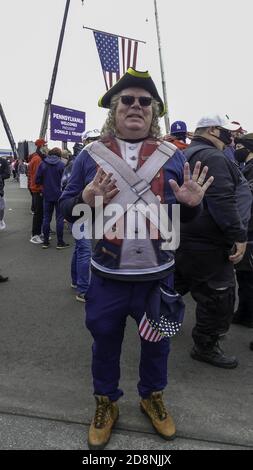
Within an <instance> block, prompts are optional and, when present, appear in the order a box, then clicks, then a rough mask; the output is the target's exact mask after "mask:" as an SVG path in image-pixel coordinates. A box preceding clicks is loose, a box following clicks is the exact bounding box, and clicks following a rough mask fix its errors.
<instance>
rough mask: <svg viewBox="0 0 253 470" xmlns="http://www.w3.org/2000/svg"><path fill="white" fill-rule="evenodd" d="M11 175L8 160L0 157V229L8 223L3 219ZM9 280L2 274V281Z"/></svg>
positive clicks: (0, 277)
mask: <svg viewBox="0 0 253 470" xmlns="http://www.w3.org/2000/svg"><path fill="white" fill-rule="evenodd" d="M9 177H10V168H9V164H8V162H7V160H5V159H4V158H1V157H0V229H1V230H3V229H4V228H5V227H6V225H5V222H4V220H3V216H4V198H3V197H4V180H5V179H8V178H9ZM5 281H8V277H4V276H2V275H1V274H0V282H5Z"/></svg>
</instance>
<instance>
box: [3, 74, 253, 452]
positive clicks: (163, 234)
mask: <svg viewBox="0 0 253 470" xmlns="http://www.w3.org/2000/svg"><path fill="white" fill-rule="evenodd" d="M99 106H101V107H104V108H108V110H109V111H108V117H107V119H106V122H105V124H104V126H103V128H102V130H101V131H98V130H93V131H88V132H86V133H84V134H83V136H82V143H80V144H75V145H74V148H73V155H72V154H71V153H70V152H69V151H62V150H61V149H59V148H56V147H54V148H52V149H48V146H47V142H46V141H45V140H44V139H38V140H37V141H36V142H35V145H36V151H35V152H34V153H33V154H32V155H30V156H29V161H28V168H27V174H28V188H29V191H30V193H31V197H32V204H31V211H32V213H33V223H32V235H31V239H30V241H31V243H33V244H35V245H36V244H37V245H41V246H42V249H48V248H50V231H51V228H50V223H51V220H52V215H53V212H54V211H55V214H56V236H57V246H56V248H57V249H64V248H67V247H69V244H68V243H66V242H65V241H64V239H63V234H64V220H65V221H67V222H68V224H69V226H70V228H71V229H72V233H73V234H74V233H76V228H77V227H78V230H79V232H78V233H79V235H78V236H75V237H74V251H73V254H72V259H71V263H70V264H71V268H70V269H71V286H72V287H73V288H74V289H76V300H78V301H81V302H84V303H85V312H86V326H87V328H88V329H89V331H90V333H91V335H92V336H93V340H94V343H93V347H92V376H93V387H94V396H95V398H96V412H95V415H94V419H93V420H92V423H91V426H90V429H89V435H88V445H89V448H90V449H102V448H104V447H105V446H106V444H107V442H108V441H109V439H110V436H111V432H112V428H113V426H114V424H115V422H116V420H117V418H118V415H119V406H118V400H119V398H120V397H121V396H122V395H123V390H122V389H121V388H120V385H119V381H120V355H121V347H122V342H123V337H124V329H125V325H126V318H127V316H128V315H131V316H132V318H133V319H134V320H135V322H136V324H137V327H138V330H139V334H140V342H141V357H140V365H139V375H140V377H139V382H138V384H137V388H138V393H139V395H140V407H141V410H142V412H143V413H145V414H146V415H147V416H148V418H149V419H150V421H151V423H152V425H153V427H154V429H155V430H156V431H157V433H158V434H159V435H160V436H161V437H163V438H164V439H167V440H169V439H173V438H174V437H175V435H176V427H175V424H174V421H173V418H172V416H171V414H170V413H169V411H168V409H167V407H166V405H165V403H164V399H163V391H164V389H165V387H166V385H167V377H168V370H167V367H168V355H169V351H170V337H171V336H173V335H174V334H175V333H176V332H177V331H178V330H179V328H180V326H181V324H182V319H183V314H184V303H183V296H184V295H185V294H186V293H187V292H190V293H191V295H192V297H193V298H194V300H195V302H196V312H195V313H196V323H195V325H194V328H193V331H192V338H193V343H194V345H193V348H192V351H191V357H192V358H193V359H195V360H197V361H202V362H205V363H207V364H211V365H212V366H216V367H221V368H224V369H233V368H235V367H237V366H238V359H237V358H236V357H235V356H229V355H227V354H226V353H225V352H224V351H223V350H222V348H221V347H220V340H221V338H222V337H223V336H224V335H225V334H226V333H227V331H228V330H229V327H230V324H231V323H235V324H240V325H243V326H245V327H247V328H253V204H252V201H253V197H252V190H253V133H248V132H246V131H245V130H243V129H242V127H241V125H240V124H239V123H238V122H235V121H233V122H230V121H229V120H228V118H227V117H223V116H220V115H218V114H217V115H206V116H203V117H202V118H200V119H199V121H198V123H197V125H196V129H195V130H194V132H189V131H188V129H187V125H186V123H185V122H184V121H175V122H174V123H173V124H172V125H171V131H170V134H167V135H164V136H163V135H162V133H161V128H160V126H159V118H160V117H161V116H162V115H163V114H164V112H165V109H164V103H163V101H162V99H161V98H160V96H159V94H158V91H157V89H156V86H155V84H154V82H153V80H152V78H151V76H150V75H149V73H148V72H138V71H136V70H134V69H132V68H129V69H128V71H127V72H126V74H125V75H123V77H121V79H120V80H119V81H118V82H117V83H116V84H115V85H114V86H113V87H112V88H111V89H109V90H108V91H107V92H106V93H105V95H104V96H102V98H100V100H99ZM3 171H4V169H3ZM3 171H2V169H1V161H0V224H1V221H2V222H3V216H2V218H1V210H3V207H4V206H3V202H2V209H1V199H2V201H3V185H4V179H5V178H8V176H3ZM1 184H2V186H1ZM1 188H2V189H1ZM101 200H102V205H101ZM99 202H100V206H99V211H98V212H97V207H98V204H99ZM175 204H177V205H179V206H180V243H178V245H177V244H176V246H174V245H173V236H169V235H171V233H173V230H172V231H171V232H168V226H167V225H166V224H164V211H165V209H164V208H165V207H166V208H167V210H168V212H167V213H166V217H167V218H168V216H169V219H170V220H171V221H172V227H173V224H174V219H173V207H172V206H173V205H175ZM87 207H88V208H89V209H91V213H92V219H93V223H94V224H96V222H97V220H98V219H99V217H100V214H101V210H102V211H104V214H105V225H104V230H103V233H102V235H101V236H100V237H99V239H96V240H95V241H93V240H91V237H89V236H88V233H89V227H87V220H88V219H87V217H86V215H87V213H88V211H87V210H86V209H87ZM115 207H120V208H121V211H119V212H117V211H116V215H115V216H114V217H111V218H110V217H108V216H109V215H111V216H112V212H113V210H114V209H115ZM111 208H113V209H111ZM77 209H78V210H77ZM110 211H111V212H110ZM157 214H158V217H156V215H157ZM176 222H177V221H176ZM175 224H176V223H175ZM165 225H166V226H165ZM0 228H1V225H0ZM74 228H75V232H74ZM2 229H4V226H3V225H2ZM143 233H144V234H145V236H143ZM154 234H156V236H154ZM1 278H2V280H7V278H3V277H1ZM1 278H0V281H1ZM236 281H237V283H236ZM236 285H238V299H239V302H238V307H237V310H236V312H235V311H234V310H235V292H236ZM250 347H251V349H253V343H250Z"/></svg>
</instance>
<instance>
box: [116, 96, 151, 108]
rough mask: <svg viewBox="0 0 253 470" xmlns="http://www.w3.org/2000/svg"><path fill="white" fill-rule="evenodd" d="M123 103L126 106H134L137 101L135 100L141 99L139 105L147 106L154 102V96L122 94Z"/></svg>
mask: <svg viewBox="0 0 253 470" xmlns="http://www.w3.org/2000/svg"><path fill="white" fill-rule="evenodd" d="M120 99H121V103H122V104H125V105H126V106H132V104H134V103H135V100H138V101H139V105H140V106H142V107H144V108H146V107H147V106H150V105H151V103H152V96H138V97H136V96H131V95H121V97H120Z"/></svg>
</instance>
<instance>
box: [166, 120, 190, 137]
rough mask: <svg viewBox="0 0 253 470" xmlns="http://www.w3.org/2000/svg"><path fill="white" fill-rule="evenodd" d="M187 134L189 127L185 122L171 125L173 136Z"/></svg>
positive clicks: (176, 122)
mask: <svg viewBox="0 0 253 470" xmlns="http://www.w3.org/2000/svg"><path fill="white" fill-rule="evenodd" d="M186 132H187V126H186V124H185V122H184V121H175V122H173V123H172V124H171V128H170V133H171V134H182V133H186Z"/></svg>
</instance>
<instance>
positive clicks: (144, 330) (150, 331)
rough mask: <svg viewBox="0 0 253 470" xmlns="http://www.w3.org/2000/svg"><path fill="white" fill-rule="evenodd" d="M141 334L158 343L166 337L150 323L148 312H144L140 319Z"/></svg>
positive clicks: (146, 338) (147, 339)
mask: <svg viewBox="0 0 253 470" xmlns="http://www.w3.org/2000/svg"><path fill="white" fill-rule="evenodd" d="M139 334H140V336H141V337H142V338H143V339H145V340H146V341H151V342H153V343H157V342H158V341H161V339H163V338H164V336H163V335H162V334H161V333H160V332H159V331H157V330H155V329H154V327H153V326H152V325H151V324H150V322H149V320H148V319H147V315H146V313H144V315H143V317H142V319H141V321H140V324H139Z"/></svg>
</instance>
